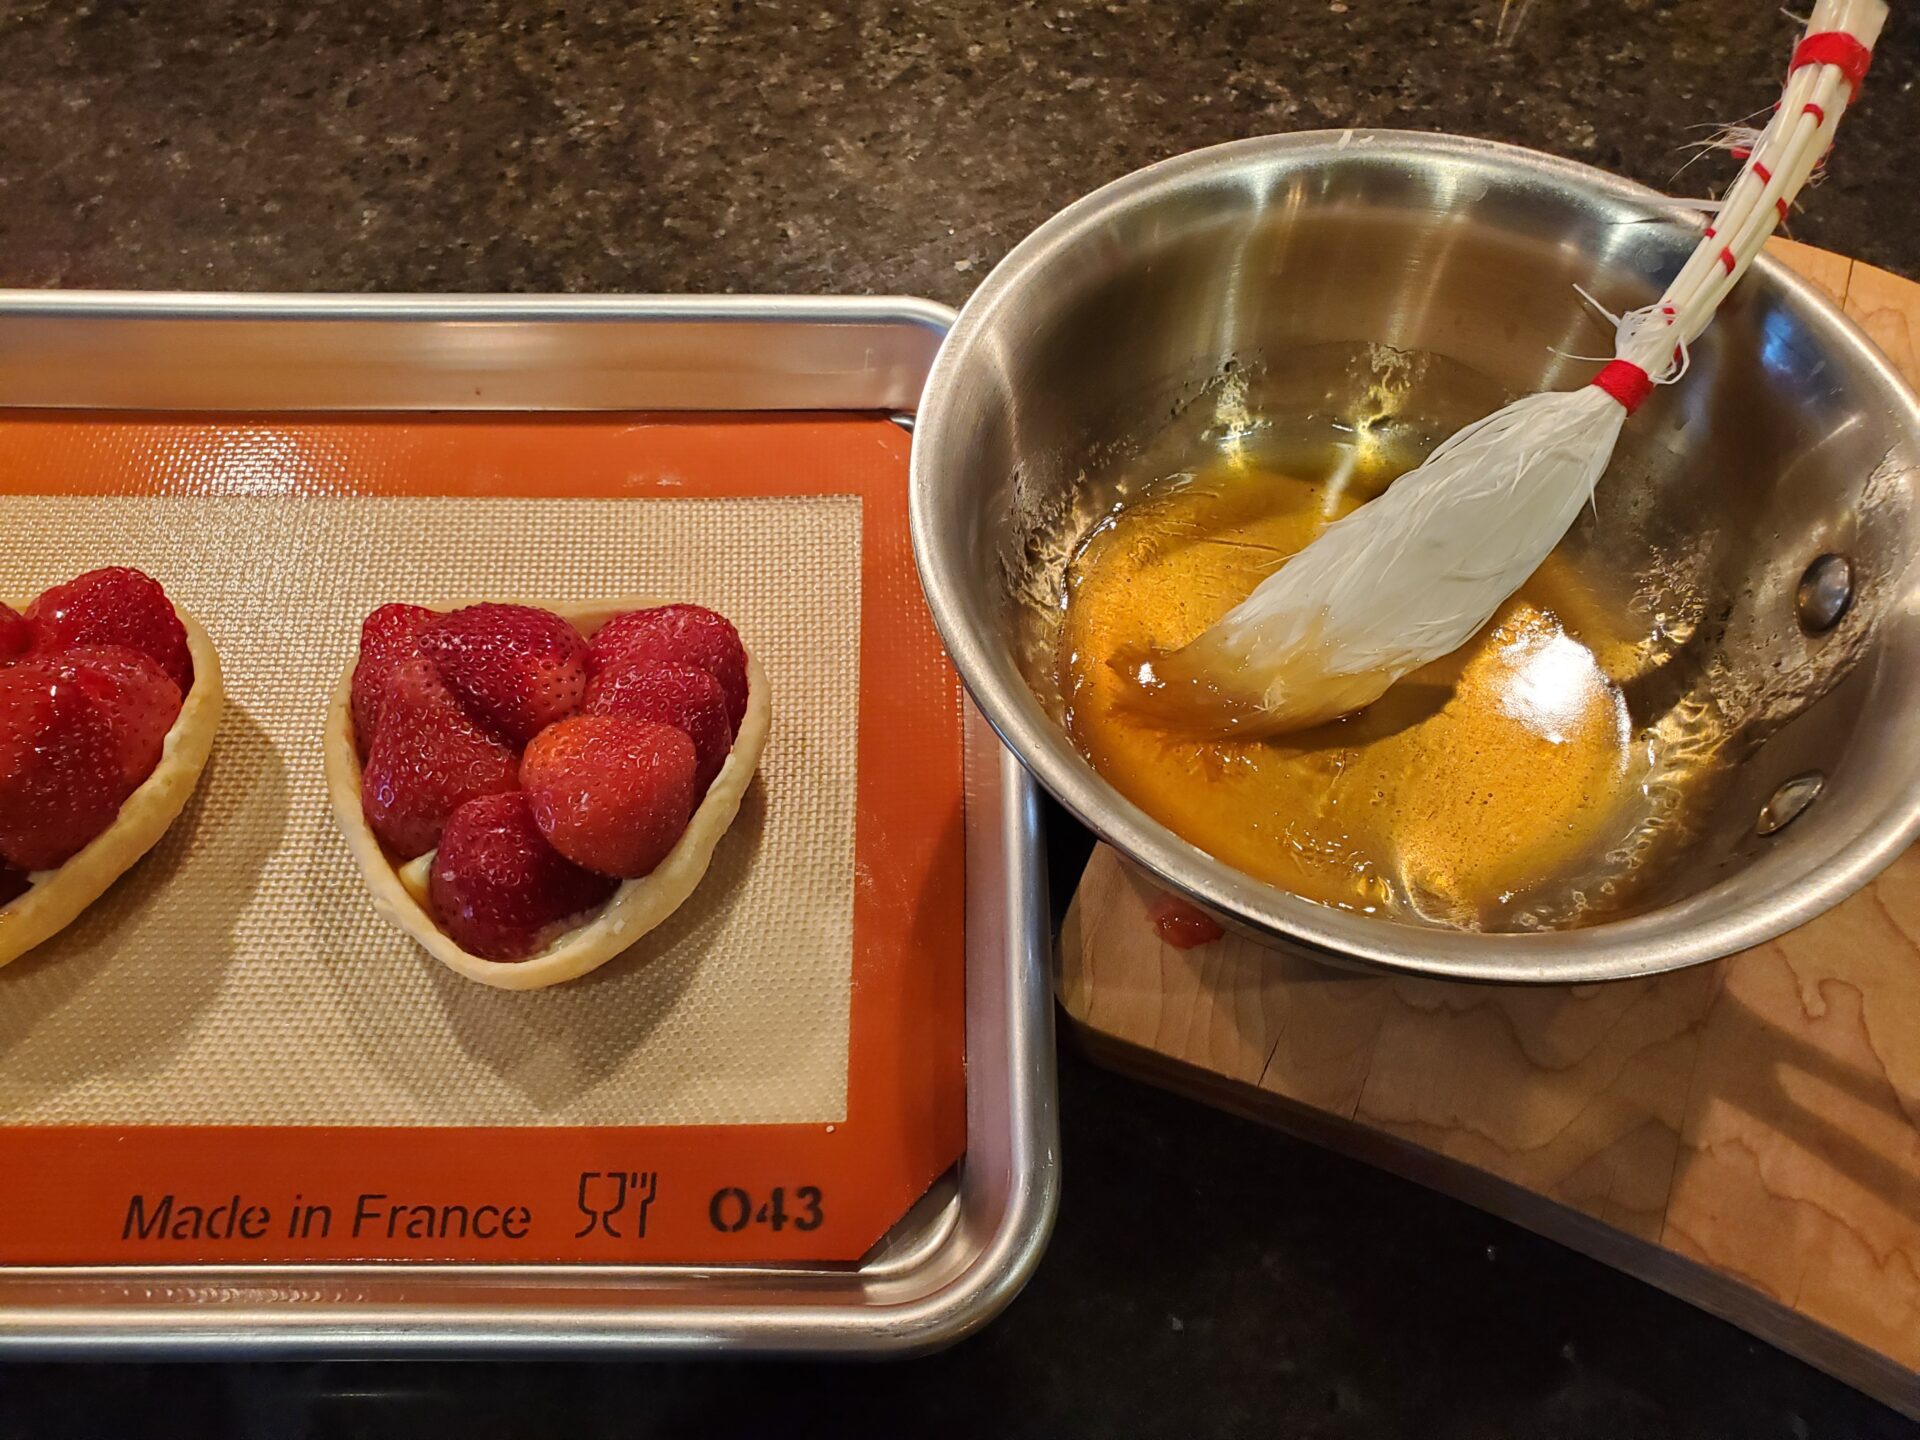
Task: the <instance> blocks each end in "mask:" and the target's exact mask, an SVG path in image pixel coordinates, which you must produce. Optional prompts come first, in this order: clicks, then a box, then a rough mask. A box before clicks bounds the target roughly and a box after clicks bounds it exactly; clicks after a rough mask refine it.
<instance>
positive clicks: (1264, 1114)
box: [1059, 241, 1920, 1416]
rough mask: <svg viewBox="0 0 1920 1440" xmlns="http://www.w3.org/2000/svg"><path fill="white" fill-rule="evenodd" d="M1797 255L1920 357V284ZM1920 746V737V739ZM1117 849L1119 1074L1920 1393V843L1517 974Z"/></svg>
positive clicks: (1077, 972) (1095, 903) (1840, 1366)
mask: <svg viewBox="0 0 1920 1440" xmlns="http://www.w3.org/2000/svg"><path fill="white" fill-rule="evenodd" d="M1774 252H1775V254H1776V255H1778V256H1779V257H1780V258H1782V259H1784V260H1786V261H1787V262H1788V263H1789V264H1791V265H1792V266H1794V268H1795V269H1797V270H1799V271H1800V272H1801V273H1802V274H1804V275H1806V276H1807V277H1808V278H1809V279H1810V280H1812V281H1813V282H1814V283H1815V284H1816V285H1818V286H1820V287H1821V288H1822V289H1824V290H1825V291H1826V292H1827V293H1828V294H1829V295H1830V296H1831V297H1832V298H1833V299H1834V301H1835V302H1836V303H1838V304H1839V305H1841V306H1842V307H1843V308H1844V309H1845V311H1846V312H1847V314H1848V315H1849V316H1851V317H1852V318H1853V319H1854V321H1855V322H1856V323H1858V324H1859V325H1860V326H1861V327H1862V328H1863V329H1865V330H1866V331H1867V333H1868V334H1870V335H1871V336H1872V337H1873V338H1874V340H1875V341H1877V342H1878V343H1879V345H1880V347H1881V348H1882V349H1883V350H1885V351H1886V353H1887V354H1888V355H1889V356H1891V357H1892V359H1893V360H1894V362H1895V363H1896V364H1897V365H1899V366H1900V367H1901V369H1902V370H1903V371H1904V372H1905V373H1906V375H1907V377H1908V378H1909V380H1915V381H1920V362H1917V361H1916V354H1915V336H1916V333H1917V332H1920V285H1915V284H1913V283H1911V282H1909V281H1906V280H1902V279H1901V278H1899V277H1898V276H1895V275H1891V274H1889V273H1887V272H1886V271H1884V270H1877V269H1874V268H1873V267H1872V266H1869V265H1862V264H1858V263H1856V262H1854V261H1850V260H1847V259H1845V258H1843V257H1841V256H1837V255H1832V254H1828V253H1826V252H1824V251H1820V250H1813V249H1810V248H1808V247H1806V246H1803V245H1795V244H1792V243H1789V242H1784V241H1781V242H1776V243H1775V246H1774ZM1914 743H1916V744H1920V733H1916V737H1915V742H1914ZM1155 898H1156V896H1155V894H1154V893H1153V892H1152V891H1150V890H1148V889H1146V888H1144V887H1143V886H1142V885H1141V884H1140V883H1139V882H1137V881H1136V880H1135V879H1134V878H1133V877H1132V876H1131V874H1130V873H1129V872H1128V871H1127V870H1126V869H1124V868H1123V867H1122V865H1121V863H1120V861H1119V859H1118V857H1117V856H1116V855H1114V853H1113V852H1112V851H1110V850H1108V849H1106V848H1105V847H1104V846H1102V847H1098V848H1096V850H1095V852H1094V855H1093V859H1092V861H1091V863H1090V864H1089V865H1088V867H1087V870H1086V874H1085V876H1084V877H1083V878H1082V880H1081V882H1080V886H1079V889H1078V892H1077V893H1076V895H1075V897H1074V903H1073V908H1072V909H1071V910H1070V911H1069V913H1068V916H1067V921H1066V925H1065V927H1064V929H1063V931H1062V934H1061V954H1060V975H1059V988H1060V995H1061V999H1062V1002H1063V1003H1064V1005H1065V1007H1066V1010H1067V1013H1068V1014H1069V1016H1070V1017H1071V1018H1072V1019H1073V1020H1074V1021H1075V1022H1076V1023H1077V1025H1078V1027H1079V1029H1080V1033H1081V1035H1082V1038H1083V1039H1084V1041H1085V1043H1086V1046H1087V1048H1088V1049H1089V1050H1090V1051H1092V1052H1093V1053H1094V1054H1095V1055H1096V1056H1098V1057H1100V1058H1101V1059H1102V1060H1104V1061H1105V1062H1107V1063H1110V1064H1111V1065H1113V1066H1114V1067H1115V1068H1117V1069H1122V1070H1126V1071H1129V1072H1132V1073H1136V1074H1139V1075H1142V1076H1144V1077H1146V1078H1149V1079H1152V1080H1154V1081H1156V1082H1158V1083H1161V1084H1165V1085H1169V1086H1172V1087H1174V1088H1177V1089H1181V1090H1184V1091H1187V1092H1189V1093H1192V1094H1194V1095H1196V1096H1198V1097H1200V1098H1202V1099H1204V1100H1207V1101H1209V1102H1211V1103H1214V1104H1218V1105H1222V1106H1225V1107H1227V1108H1230V1109H1234V1110H1239V1111H1242V1112H1244V1113H1247V1114H1250V1115H1253V1116H1256V1117H1258V1118H1260V1119H1263V1120H1267V1121H1270V1122H1272V1123H1274V1124H1276V1125H1279V1126H1281V1127H1283V1128H1286V1129H1288V1130H1292V1131H1295V1132H1297V1133H1299V1134H1301V1135H1303V1136H1305V1137H1306V1138H1308V1139H1311V1140H1315V1141H1317V1142H1320V1143H1323V1144H1326V1145H1329V1146H1332V1147H1333V1148H1335V1149H1339V1150H1343V1151H1346V1152H1348V1153H1350V1154H1353V1155H1356V1156H1358V1157H1360V1158H1362V1159H1365V1160H1368V1161H1371V1162H1373V1163H1375V1164H1378V1165H1381V1166H1383V1167H1385V1168H1386V1169H1389V1170H1393V1171H1396V1172H1398V1173H1400V1174H1402V1175H1406V1176H1409V1177H1411V1178H1413V1179H1416V1180H1419V1181H1421V1182H1423V1183H1425V1184H1428V1185H1430V1186H1432V1187H1433V1188H1435V1189H1437V1190H1443V1191H1445V1192H1447V1193H1448V1194H1452V1195H1456V1196H1458V1197H1460V1198H1462V1199H1465V1200H1468V1201H1470V1202H1472V1203H1474V1204H1477V1205H1480V1206H1482V1207H1484V1208H1486V1209H1488V1210H1492V1211H1494V1212H1496V1213H1498V1214H1501V1215H1505V1216H1507V1217H1508V1218H1510V1219H1512V1220H1515V1221H1518V1222H1519V1223H1521V1224H1523V1225H1526V1226H1528V1227H1529V1228H1531V1229H1534V1230H1538V1231H1540V1232H1541V1233H1543V1234H1546V1235H1550V1236H1552V1237H1554V1238H1555V1239H1558V1240H1560V1241H1562V1242H1564V1243H1566V1244H1568V1245H1571V1246H1573V1247H1574V1248H1575V1249H1578V1250H1582V1251H1584V1252H1586V1253H1588V1254H1590V1255H1593V1256H1595V1257H1597V1258H1599V1259H1602V1260H1605V1261H1607V1262H1608V1263H1610V1264H1613V1265H1616V1266H1618V1267H1619V1268H1621V1269H1623V1270H1626V1271H1629V1272H1631V1273H1632V1274H1635V1275H1638V1276H1640V1277H1641V1278H1642V1279H1645V1280H1648V1281H1651V1282H1652V1283H1654V1284H1656V1285H1659V1286H1661V1287H1662V1288H1664V1289H1666V1290H1669V1291H1672V1292H1673V1293H1674V1294H1676V1295H1679V1296H1682V1297H1683V1298H1685V1299H1687V1300H1690V1301H1692V1302H1694V1303H1695V1304H1698V1305H1700V1306H1703V1307H1704V1308H1706V1309H1708V1310H1711V1311H1713V1312H1715V1313H1716V1314H1719V1315H1722V1316H1724V1317H1726V1318H1727V1319H1729V1320H1731V1321H1733V1322H1734V1323H1736V1324H1738V1325H1741V1326H1743V1327H1745V1328H1746V1329H1748V1330H1750V1331H1752V1332H1753V1333H1754V1334H1756V1335H1759V1336H1761V1337H1762V1338H1764V1339H1766V1340H1769V1341H1771V1342H1772V1343H1774V1344H1776V1345H1778V1346H1780V1347H1781V1348H1783V1349H1786V1350H1789V1351H1792V1352H1793V1353H1794V1354H1797V1355H1799V1356H1801V1357H1802V1358H1804V1359H1806V1360H1808V1361H1811V1362H1812V1363H1813V1364H1816V1365H1818V1366H1820V1367H1821V1368H1823V1369H1825V1370H1828V1371H1830V1372H1831V1373H1833V1374H1835V1375H1837V1376H1839V1377H1840V1378H1842V1379H1844V1380H1846V1381H1848V1382H1849V1383H1851V1384H1854V1385H1856V1386H1858V1387H1859V1388H1861V1389H1863V1390H1866V1391H1868V1392H1869V1393H1871V1394H1873V1395H1876V1396H1878V1397H1879V1398H1880V1399H1882V1400H1884V1401H1886V1402H1887V1403H1889V1404H1891V1405H1893V1406H1895V1407H1896V1408H1898V1409H1901V1410H1903V1411H1905V1412H1906V1413H1907V1414H1909V1415H1915V1416H1920V847H1916V849H1915V850H1913V851H1910V852H1908V854H1907V855H1905V856H1904V857H1903V858H1902V859H1901V860H1900V861H1899V862H1898V863H1897V864H1895V865H1894V867H1893V868H1892V869H1891V870H1889V871H1888V872H1887V873H1886V874H1885V875H1883V876H1881V877H1880V879H1878V880H1877V881H1875V882H1874V883H1873V884H1872V885H1871V886H1869V887H1868V888H1867V889H1866V890H1865V891H1863V892H1862V893H1861V894H1859V895H1856V896H1854V897H1853V899H1851V900H1849V901H1848V902H1847V903H1845V904H1843V905H1841V906H1840V907H1838V908H1837V909H1835V910H1833V911H1831V912H1830V913H1828V914H1827V915H1825V916H1822V917H1821V918H1820V919H1818V920H1815V921H1814V922H1812V923H1811V924H1808V925H1806V926H1804V927H1803V928H1801V929H1799V930H1796V931H1794V932H1793V933H1792V934H1790V935H1787V936H1785V937H1783V938H1782V939H1780V940H1777V941H1775V942H1773V943H1772V944H1769V945H1763V946H1761V947H1759V948H1758V949H1755V950H1750V951H1747V952H1746V953H1744V954H1741V955H1737V956H1735V957H1733V958H1732V959H1730V960H1725V961H1721V962H1719V963H1717V964H1713V965H1703V966H1698V967H1696V968H1694V969H1691V970H1686V971H1681V972H1679V973H1676V974H1671V975H1663V976H1659V977H1656V978H1653V979H1647V980H1632V981H1622V982H1619V983H1615V984H1609V985H1589V986H1578V987H1571V988H1565V987H1563V988H1546V989H1542V988H1530V987H1529V988H1521V987H1513V988H1504V987H1495V986H1468V985H1458V984H1447V983H1442V982H1437V981H1425V980H1412V979H1386V978H1378V977H1372V976H1360V975H1354V974H1349V973H1344V972H1339V971H1333V970H1328V969H1324V968H1322V967H1319V966H1316V965H1314V964H1312V963H1311V962H1308V961H1303V960H1296V959H1292V958H1288V957H1284V956H1281V955H1279V954H1278V953H1277V952H1274V951H1269V950H1263V949H1261V948H1259V947H1258V946H1255V945H1254V944H1252V943H1251V942H1249V941H1245V940H1241V939H1237V938H1234V937H1231V936H1229V937H1227V938H1225V939H1222V940H1218V941H1215V942H1214V943H1212V944H1209V945H1205V946H1202V947H1200V948H1198V949H1194V950H1188V951H1181V950H1176V949H1174V948H1173V947H1171V946H1169V945H1167V944H1165V943H1164V942H1162V940H1161V939H1160V936H1159V932H1158V931H1157V930H1156V928H1155V927H1154V926H1153V925H1152V924H1151V923H1150V921H1149V920H1148V918H1147V908H1148V906H1149V905H1150V904H1151V903H1152V901H1153V900H1154V899H1155Z"/></svg>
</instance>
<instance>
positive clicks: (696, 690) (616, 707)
mask: <svg viewBox="0 0 1920 1440" xmlns="http://www.w3.org/2000/svg"><path fill="white" fill-rule="evenodd" d="M585 709H586V713H587V714H589V715H618V716H620V717H622V718H624V719H627V720H653V721H656V722H658V723H659V724H662V725H671V726H673V727H674V729H676V730H683V731H685V732H686V735H687V738H688V739H689V740H691V741H693V752H694V757H695V759H694V768H693V803H694V804H696V805H698V804H699V803H700V801H701V799H702V797H704V796H705V795H706V793H707V787H708V786H709V785H711V784H713V777H714V776H716V775H718V774H719V773H720V767H721V766H722V765H724V764H726V763H727V752H728V751H729V750H731V749H732V748H733V725H732V723H731V722H730V721H729V719H728V717H727V694H726V691H724V690H722V689H721V688H720V682H719V681H718V680H716V679H714V678H713V676H711V675H709V674H708V673H707V672H706V671H704V670H700V669H697V668H695V667H694V666H692V665H673V664H666V663H662V662H660V661H657V660H623V661H622V662H620V663H619V664H618V665H613V666H610V667H609V668H607V669H605V670H602V671H601V672H600V673H599V674H598V675H596V676H594V677H593V680H592V682H591V683H590V684H589V685H588V686H587V703H586V706H585Z"/></svg>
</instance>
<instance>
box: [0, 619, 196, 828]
mask: <svg viewBox="0 0 1920 1440" xmlns="http://www.w3.org/2000/svg"><path fill="white" fill-rule="evenodd" d="M26 663H28V664H31V665H35V666H40V667H45V669H46V670H48V671H49V672H52V673H66V672H72V674H73V675H74V676H75V677H76V678H78V679H79V680H80V681H81V682H82V683H83V684H85V685H87V686H88V688H89V689H90V690H92V691H93V693H94V694H95V695H97V696H98V697H99V699H100V700H101V702H102V703H103V704H104V705H105V706H106V707H107V711H108V716H109V723H110V724H111V725H112V727H113V733H114V737H115V742H116V744H117V745H118V747H119V755H120V778H121V779H122V780H123V781H124V782H125V783H126V787H127V793H128V794H132V793H133V791H134V790H135V789H136V788H138V786H139V785H140V782H141V781H143V780H145V779H146V778H147V776H149V775H151V774H152V773H153V767H154V766H156V765H158V764H159V763H160V752H161V749H162V748H163V747H164V746H165V744H166V739H167V732H168V731H169V730H171V729H172V728H173V722H174V721H175V720H177V719H178V718H179V717H180V687H179V686H178V685H175V684H174V683H173V681H172V680H170V679H168V678H167V674H166V672H165V671H163V670H162V669H161V668H160V667H159V666H158V665H157V664H155V663H154V662H153V661H152V660H150V659H148V658H147V657H146V656H145V655H142V654H141V653H140V652H139V651H138V650H129V649H127V647H126V646H124V645H76V646H74V648H73V649H71V650H66V651H63V652H61V653H60V654H59V655H52V656H40V657H36V658H35V659H34V660H32V661H29V662H26Z"/></svg>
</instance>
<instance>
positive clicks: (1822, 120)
mask: <svg viewBox="0 0 1920 1440" xmlns="http://www.w3.org/2000/svg"><path fill="white" fill-rule="evenodd" d="M1800 113H1801V114H1802V115H1811V116H1813V123H1814V124H1816V125H1824V124H1826V123H1827V112H1826V111H1824V110H1822V109H1821V108H1820V107H1819V106H1818V105H1816V104H1814V103H1813V102H1812V101H1811V100H1809V101H1808V102H1807V103H1806V104H1804V105H1802V106H1801V107H1800Z"/></svg>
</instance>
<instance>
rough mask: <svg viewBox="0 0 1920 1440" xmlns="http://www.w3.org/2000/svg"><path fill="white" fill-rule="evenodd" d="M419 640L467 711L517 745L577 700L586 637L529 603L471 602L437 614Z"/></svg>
mask: <svg viewBox="0 0 1920 1440" xmlns="http://www.w3.org/2000/svg"><path fill="white" fill-rule="evenodd" d="M420 648H421V650H422V651H424V652H425V653H426V656H427V658H428V659H430V660H432V661H433V663H434V664H435V665H437V666H438V667H439V669H440V678H441V679H443V680H445V681H446V682H447V688H448V689H449V690H451V691H453V693H454V695H455V696H456V697H457V698H458V699H459V701H460V703H461V704H462V705H463V706H465V707H466V711H467V713H468V714H469V715H471V716H473V718H474V719H476V720H478V721H479V722H480V723H481V724H482V725H485V726H486V727H487V728H488V729H490V730H493V731H495V732H496V733H498V734H499V735H502V736H504V737H505V738H506V739H507V740H509V741H511V742H512V743H513V745H514V746H515V747H516V748H518V747H519V746H522V745H525V744H526V743H527V742H528V741H529V740H531V739H532V738H533V737H534V736H535V735H538V734H539V733H540V732H541V731H542V730H544V729H546V728H547V726H549V725H551V724H552V723H553V722H554V721H556V720H560V719H564V718H565V717H566V716H568V715H571V714H573V712H574V711H576V710H578V709H579V708H580V700H581V697H583V696H584V695H585V694H586V690H587V642H586V641H585V640H582V639H581V638H580V632H579V631H577V630H575V629H574V628H573V627H572V626H571V625H569V624H568V623H567V622H566V621H564V620H562V619H561V618H560V617H559V616H558V615H555V614H553V613H552V612H550V611H547V610H536V609H534V608H533V607H532V606H531V605H469V606H467V608H466V609H464V610H455V611H454V612H453V613H452V614H450V615H442V616H439V617H437V618H436V619H435V620H434V621H433V623H432V624H430V625H428V626H427V627H426V629H425V630H424V631H422V632H421V635H420Z"/></svg>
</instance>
